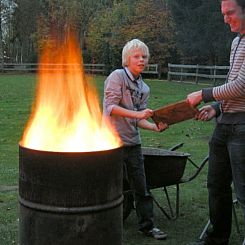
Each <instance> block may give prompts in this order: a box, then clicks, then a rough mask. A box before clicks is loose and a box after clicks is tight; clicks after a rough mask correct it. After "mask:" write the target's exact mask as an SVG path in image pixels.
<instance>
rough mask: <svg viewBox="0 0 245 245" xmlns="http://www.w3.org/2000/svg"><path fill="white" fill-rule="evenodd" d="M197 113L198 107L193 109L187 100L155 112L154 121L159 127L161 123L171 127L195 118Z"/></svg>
mask: <svg viewBox="0 0 245 245" xmlns="http://www.w3.org/2000/svg"><path fill="white" fill-rule="evenodd" d="M197 113H198V109H197V108H196V107H193V106H191V105H190V104H189V103H187V102H186V101H185V100H182V101H179V102H177V103H173V104H169V105H167V106H163V107H161V108H159V109H156V110H154V111H153V116H152V119H153V121H154V122H155V123H156V124H157V125H158V124H159V123H160V122H163V123H167V124H168V125H171V124H175V123H178V122H181V121H184V120H188V119H191V118H193V117H195V115H196V114H197Z"/></svg>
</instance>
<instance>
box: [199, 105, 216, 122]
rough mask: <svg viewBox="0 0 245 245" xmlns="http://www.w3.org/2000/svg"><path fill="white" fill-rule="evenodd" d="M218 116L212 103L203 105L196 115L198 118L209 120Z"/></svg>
mask: <svg viewBox="0 0 245 245" xmlns="http://www.w3.org/2000/svg"><path fill="white" fill-rule="evenodd" d="M215 116H216V111H215V110H214V108H213V107H212V106H211V105H206V106H203V107H202V108H201V109H200V110H199V113H198V114H197V115H196V116H195V118H196V119H197V120H200V121H209V120H211V119H212V118H214V117H215Z"/></svg>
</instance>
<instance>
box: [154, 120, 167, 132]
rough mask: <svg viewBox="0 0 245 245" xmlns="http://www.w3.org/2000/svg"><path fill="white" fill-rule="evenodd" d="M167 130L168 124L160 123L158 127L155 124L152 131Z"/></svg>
mask: <svg viewBox="0 0 245 245" xmlns="http://www.w3.org/2000/svg"><path fill="white" fill-rule="evenodd" d="M167 128H168V124H166V123H163V122H160V123H158V125H156V124H153V127H152V131H156V132H162V131H164V130H165V129H167Z"/></svg>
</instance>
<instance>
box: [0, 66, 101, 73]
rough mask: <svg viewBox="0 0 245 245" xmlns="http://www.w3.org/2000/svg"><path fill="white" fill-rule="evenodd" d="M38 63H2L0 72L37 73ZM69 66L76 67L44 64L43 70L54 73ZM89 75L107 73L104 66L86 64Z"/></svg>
mask: <svg viewBox="0 0 245 245" xmlns="http://www.w3.org/2000/svg"><path fill="white" fill-rule="evenodd" d="M38 66H39V64H38V63H0V72H36V71H37V70H38ZM68 66H72V68H75V67H76V64H62V65H61V64H42V65H41V67H42V68H41V69H43V70H46V71H54V70H61V69H65V68H66V67H68ZM84 69H85V72H87V73H100V74H104V73H105V65H104V64H84Z"/></svg>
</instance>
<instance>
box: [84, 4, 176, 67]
mask: <svg viewBox="0 0 245 245" xmlns="http://www.w3.org/2000/svg"><path fill="white" fill-rule="evenodd" d="M98 23H99V24H98ZM173 28H174V26H173V22H172V18H171V15H170V12H169V11H168V10H167V9H166V5H165V2H164V1H160V0H149V1H143V0H140V1H133V0H131V1H130V0H128V1H123V2H120V3H114V5H113V6H112V8H107V9H103V10H102V11H100V12H98V13H97V15H96V16H95V17H94V18H93V20H91V22H90V25H89V32H88V49H89V50H90V52H91V53H92V56H93V59H94V60H95V62H108V63H109V64H111V66H112V67H111V68H113V69H114V68H116V67H119V66H121V50H122V47H123V46H124V45H125V43H126V42H127V41H129V40H130V39H133V38H139V39H141V40H142V41H144V42H145V43H146V44H147V45H148V46H149V48H150V52H151V54H152V55H151V61H150V62H155V63H160V64H163V65H166V64H167V61H168V59H169V57H171V53H172V52H173V51H174V49H175V46H174V42H173V34H172V33H173Z"/></svg>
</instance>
